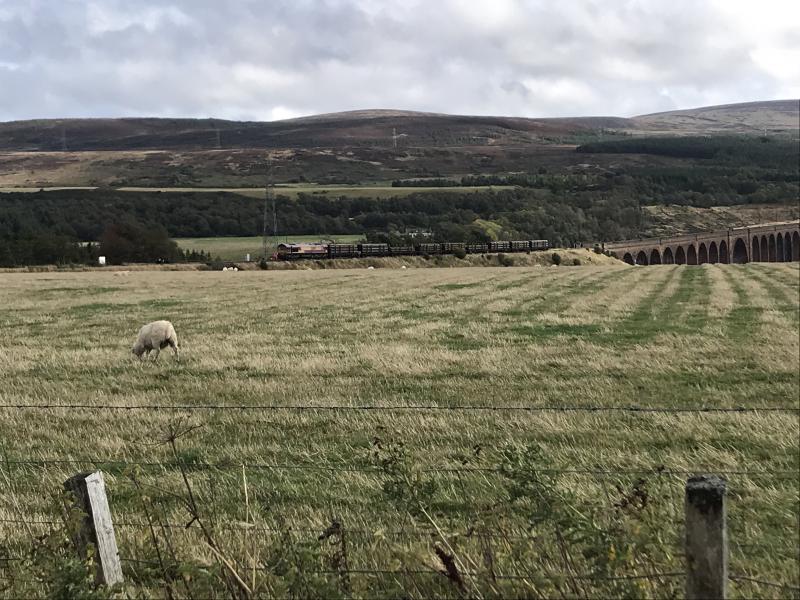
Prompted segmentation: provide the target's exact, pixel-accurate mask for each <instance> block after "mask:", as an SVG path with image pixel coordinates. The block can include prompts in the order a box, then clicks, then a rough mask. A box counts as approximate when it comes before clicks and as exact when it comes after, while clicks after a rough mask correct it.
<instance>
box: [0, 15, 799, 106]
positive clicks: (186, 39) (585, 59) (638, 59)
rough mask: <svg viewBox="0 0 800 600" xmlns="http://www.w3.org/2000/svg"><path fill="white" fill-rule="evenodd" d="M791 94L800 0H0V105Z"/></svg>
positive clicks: (688, 102)
mask: <svg viewBox="0 0 800 600" xmlns="http://www.w3.org/2000/svg"><path fill="white" fill-rule="evenodd" d="M798 97H800V2H797V1H785V2H784V1H778V0H775V1H772V0H757V1H756V0H743V1H739V0H719V1H714V0H685V1H684V0H663V1H662V0H630V1H622V0H620V1H617V0H553V1H548V0H259V1H256V0H172V1H170V0H0V120H2V121H7V120H14V119H28V118H51V117H118V116H159V117H170V116H185V117H220V118H228V119H249V120H272V119H280V118H287V117H294V116H300V115H308V114H316V113H323V112H334V111H340V110H353V109H363V108H397V109H407V110H421V111H433V112H444V113H458V114H476V115H516V116H529V117H557V116H585V115H614V116H633V115H637V114H643V113H649V112H656V111H662V110H670V109H676V108H691V107H696V106H704V105H710V104H723V103H732V102H744V101H751V100H769V99H783V98H798Z"/></svg>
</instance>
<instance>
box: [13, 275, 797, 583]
mask: <svg viewBox="0 0 800 600" xmlns="http://www.w3.org/2000/svg"><path fill="white" fill-rule="evenodd" d="M0 283H1V284H2V285H0V331H1V332H2V337H3V340H4V347H3V350H2V352H0V373H2V386H0V405H2V408H0V452H1V453H2V454H1V455H0V456H1V457H2V460H1V461H0V482H2V485H0V597H3V596H4V597H29V596H35V595H37V594H39V595H41V594H42V592H43V591H48V592H49V593H50V592H53V590H58V589H61V588H59V585H66V584H64V583H63V582H64V581H71V580H70V579H69V577H68V575H69V574H73V575H70V576H74V573H75V570H76V567H75V565H74V564H73V563H70V562H69V559H68V557H69V556H70V554H69V552H68V551H66V550H64V549H63V548H62V545H61V542H62V541H63V539H62V538H63V534H61V533H56V534H53V535H51V536H50V537H46V538H44V541H42V540H41V539H40V536H42V535H43V534H46V533H47V532H49V531H55V532H61V531H62V529H63V528H62V526H61V525H59V524H58V522H59V510H58V509H57V506H58V503H57V501H56V500H55V499H54V497H55V496H56V495H57V493H58V491H59V489H60V486H61V484H62V482H63V481H64V480H65V479H66V478H67V477H69V476H70V475H72V474H74V473H76V472H78V471H79V470H81V469H86V470H89V469H94V468H101V469H102V470H103V471H104V473H105V476H106V483H107V487H108V491H109V495H110V503H111V509H112V512H113V515H114V519H115V522H116V524H117V526H116V528H117V540H118V544H119V548H120V555H121V556H122V558H123V560H124V562H123V567H124V569H125V574H126V578H127V581H128V583H127V584H126V585H127V586H128V591H129V592H130V593H132V594H136V593H138V594H142V595H144V596H146V597H166V596H167V595H168V594H170V593H171V594H172V595H174V596H175V597H189V596H190V595H191V596H192V597H198V598H199V597H230V596H232V595H235V593H239V594H242V593H243V592H242V588H241V587H240V585H239V583H231V581H232V575H231V574H230V573H231V568H232V569H233V570H235V571H236V572H237V574H238V576H239V577H240V579H241V580H242V583H244V584H245V585H246V586H247V588H248V589H250V591H251V592H252V593H253V594H252V595H253V596H258V597H267V596H278V597H286V596H296V597H308V596H313V595H322V596H357V597H362V596H369V597H382V596H387V597H398V596H402V597H415V598H422V597H431V596H439V597H520V596H524V597H538V598H549V597H554V596H556V597H619V596H625V595H627V596H628V597H675V596H681V595H682V594H683V585H684V583H683V582H684V579H683V577H682V575H681V573H682V572H683V571H684V564H683V556H682V553H681V536H682V535H683V530H682V511H683V486H684V483H685V481H686V478H687V477H688V475H689V474H690V473H693V472H698V471H699V472H720V473H723V474H725V475H726V477H727V479H728V485H729V498H728V500H729V506H728V514H729V534H730V543H731V566H730V570H731V573H732V574H733V575H734V576H736V577H749V578H752V579H756V580H760V581H766V582H771V583H774V584H778V587H771V586H769V585H766V584H761V583H756V582H753V581H747V580H742V579H737V580H735V581H731V585H730V591H731V596H732V597H775V598H783V597H792V596H795V597H796V596H797V595H798V594H799V593H800V592H798V591H797V587H798V586H800V581H798V579H799V577H798V567H800V563H798V558H797V556H798V553H797V549H798V544H799V543H800V532H799V531H798V517H799V516H800V491H799V489H798V486H799V479H798V470H799V469H800V457H799V456H798V454H799V453H800V424H798V414H797V412H792V411H789V412H781V411H769V410H767V409H770V408H779V407H788V408H794V409H798V408H800V406H799V404H798V397H799V396H800V367H799V366H798V364H799V361H800V347H799V341H798V328H799V327H800V324H799V323H798V310H799V308H800V307H799V304H800V302H799V300H798V294H800V289H799V286H800V274H799V273H798V265H797V264H796V263H795V264H754V265H745V266H738V265H713V266H712V265H706V266H703V267H679V266H663V267H647V268H628V267H611V266H609V267H599V266H591V267H570V268H565V267H559V268H555V267H554V268H506V269H502V268H463V269H407V270H388V269H385V270H382V269H376V270H371V271H367V270H339V271H263V272H262V271H253V272H244V271H241V272H238V273H221V272H191V273H186V272H143V273H135V272H134V273H130V274H115V273H111V272H89V273H43V274H6V275H0ZM159 318H167V319H170V320H172V321H173V323H174V324H175V326H176V329H177V331H178V335H179V337H180V343H181V346H182V358H181V360H180V361H179V362H175V361H173V360H172V359H171V357H170V356H168V355H167V353H166V352H164V353H162V356H161V358H160V359H159V361H158V362H156V363H139V362H137V361H136V360H135V359H133V357H132V356H131V355H130V345H131V343H132V342H133V339H134V337H135V333H136V331H137V329H138V327H139V326H140V325H141V324H143V323H145V322H147V321H150V320H154V319H159ZM65 404H71V405H80V407H74V408H57V407H52V405H65ZM22 405H24V406H27V408H21V407H20V406H22ZM122 406H129V407H130V406H138V407H140V408H139V409H137V410H115V409H113V408H109V407H122ZM170 406H171V407H182V408H173V409H168V408H166V407H170ZM634 406H635V407H646V408H663V409H692V408H698V407H716V408H736V407H745V408H749V409H753V408H758V409H764V410H759V411H757V412H753V411H750V412H700V413H698V412H625V411H610V410H597V411H588V410H571V411H563V410H557V408H558V407H572V408H575V409H587V408H590V407H605V408H614V407H634ZM143 407H150V409H149V410H148V409H146V408H143ZM157 407H161V408H157ZM221 407H227V408H226V409H223V408H221ZM276 407H281V408H276ZM357 407H360V408H357ZM522 409H526V410H522ZM170 432H173V433H176V432H177V433H181V434H182V435H179V436H178V437H177V439H175V440H174V448H173V444H172V443H171V442H170V439H171V434H170ZM184 432H185V433H184ZM59 461H64V462H59ZM182 473H185V475H186V477H187V479H188V481H189V485H190V488H191V490H192V497H193V498H194V499H195V501H196V504H197V506H198V507H199V509H198V510H199V515H195V514H193V512H192V510H190V509H189V508H187V499H188V498H189V495H188V494H189V492H188V490H187V488H186V484H185V482H184V481H183V477H182ZM194 516H199V519H200V520H199V522H198V521H197V520H193V517H194ZM149 520H150V521H152V522H153V523H154V526H153V529H152V530H151V529H150V528H149V527H148V522H149ZM51 521H52V522H53V523H52V524H51V523H49V522H51ZM334 522H335V523H339V524H340V527H339V528H337V527H336V526H331V525H332V523H334ZM187 524H189V525H188V526H187ZM200 524H202V525H203V526H205V527H206V528H207V530H208V531H209V532H210V533H209V536H210V539H211V540H212V541H213V545H214V546H215V548H216V549H215V550H212V549H211V548H210V546H209V543H208V540H209V537H205V536H204V535H203V534H202V533H201V532H200ZM326 529H327V534H328V535H327V537H325V536H322V537H323V538H324V539H322V540H320V539H319V538H320V536H321V534H323V532H325V531H326ZM204 540H205V541H204ZM32 549H36V552H35V557H34V555H32V554H31V551H32ZM220 555H221V556H223V557H224V559H225V561H226V562H227V563H228V565H230V568H229V567H226V566H221V562H222V561H221V559H220V558H219V556H220ZM442 556H444V557H445V558H442ZM159 557H160V559H159ZM447 557H451V559H448V558H447ZM448 560H449V562H450V563H451V567H452V568H451V570H450V576H448V575H447V574H446V573H444V572H446V571H447V567H446V563H447V562H448ZM159 561H161V562H162V563H164V564H163V565H162V564H160V562H159ZM65 565H66V566H65ZM67 567H69V568H67ZM56 571H57V572H58V573H60V575H59V576H58V577H55V575H54V573H55V572H56ZM226 581H227V582H228V583H227V584H226ZM226 585H229V586H232V588H226ZM780 585H784V586H793V587H780ZM167 588H169V592H168V591H167ZM231 589H235V590H236V592H235V593H234V592H232V591H231Z"/></svg>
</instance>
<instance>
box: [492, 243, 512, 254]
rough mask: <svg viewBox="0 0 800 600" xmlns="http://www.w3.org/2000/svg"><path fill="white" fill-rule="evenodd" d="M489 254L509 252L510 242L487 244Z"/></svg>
mask: <svg viewBox="0 0 800 600" xmlns="http://www.w3.org/2000/svg"><path fill="white" fill-rule="evenodd" d="M489 252H511V242H489Z"/></svg>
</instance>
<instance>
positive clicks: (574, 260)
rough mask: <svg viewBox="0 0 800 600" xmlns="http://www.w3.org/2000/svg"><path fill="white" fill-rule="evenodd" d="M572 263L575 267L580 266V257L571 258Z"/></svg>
mask: <svg viewBox="0 0 800 600" xmlns="http://www.w3.org/2000/svg"><path fill="white" fill-rule="evenodd" d="M572 264H573V265H574V266H576V267H580V266H581V259H580V258H573V259H572Z"/></svg>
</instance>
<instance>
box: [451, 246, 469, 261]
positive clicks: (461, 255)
mask: <svg viewBox="0 0 800 600" xmlns="http://www.w3.org/2000/svg"><path fill="white" fill-rule="evenodd" d="M453 255H454V256H455V257H456V258H460V259H464V258H467V251H466V250H464V248H456V249H455V250H453Z"/></svg>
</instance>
